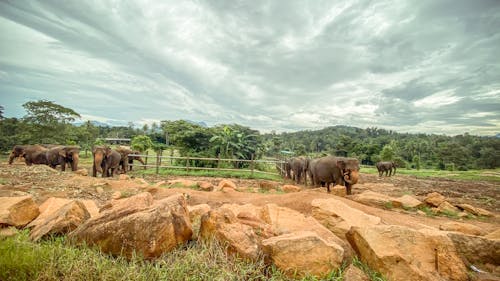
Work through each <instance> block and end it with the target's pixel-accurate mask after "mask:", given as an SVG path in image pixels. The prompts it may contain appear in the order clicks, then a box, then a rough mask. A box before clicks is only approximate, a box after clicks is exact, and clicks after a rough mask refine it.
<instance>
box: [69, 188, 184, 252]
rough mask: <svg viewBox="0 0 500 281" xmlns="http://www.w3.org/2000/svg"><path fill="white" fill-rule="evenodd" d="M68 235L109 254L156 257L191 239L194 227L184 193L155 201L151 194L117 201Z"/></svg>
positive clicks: (78, 241)
mask: <svg viewBox="0 0 500 281" xmlns="http://www.w3.org/2000/svg"><path fill="white" fill-rule="evenodd" d="M117 201H121V202H118V203H116V202H115V203H114V204H112V206H111V207H108V208H106V209H105V210H104V211H101V213H100V214H99V216H98V217H96V218H92V219H90V220H88V221H86V222H85V223H84V224H82V225H81V226H80V227H78V228H77V229H76V230H74V231H73V232H72V233H70V234H69V238H70V239H71V240H72V241H74V242H76V243H86V244H87V245H97V246H99V248H100V249H101V250H102V251H103V252H105V253H109V254H113V255H123V256H125V257H127V258H131V257H132V255H133V252H134V251H135V252H137V253H138V254H139V255H141V256H143V257H144V258H146V259H149V258H155V257H158V256H160V255H161V254H162V253H164V252H167V251H170V250H172V249H173V248H175V247H176V246H178V245H179V244H183V243H185V242H187V241H188V240H189V239H191V235H192V228H191V223H190V221H189V214H188V210H187V205H186V199H185V197H184V196H183V195H182V194H177V195H172V196H170V197H167V198H165V199H162V200H160V201H156V202H153V198H152V196H151V194H150V193H147V192H143V193H140V194H138V195H135V196H132V197H129V198H126V199H121V200H117Z"/></svg>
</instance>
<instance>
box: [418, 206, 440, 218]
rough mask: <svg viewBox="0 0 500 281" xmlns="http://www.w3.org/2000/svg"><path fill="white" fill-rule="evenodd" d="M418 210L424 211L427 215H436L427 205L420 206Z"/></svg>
mask: <svg viewBox="0 0 500 281" xmlns="http://www.w3.org/2000/svg"><path fill="white" fill-rule="evenodd" d="M419 210H420V211H422V212H424V213H425V214H426V215H427V216H428V217H435V216H436V213H434V211H432V209H431V208H430V207H429V206H423V207H420V208H419Z"/></svg>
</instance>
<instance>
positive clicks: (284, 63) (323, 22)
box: [0, 0, 500, 136]
mask: <svg viewBox="0 0 500 281" xmlns="http://www.w3.org/2000/svg"><path fill="white" fill-rule="evenodd" d="M498 26H500V5H498V2H497V1H490V0H484V1H480V2H473V1H467V0H458V1H452V0H443V1H419V2H415V1H409V0H407V1H398V2H396V3H394V2H393V1H390V0H381V1H377V2H371V1H368V0H359V1H336V2H332V3H329V2H327V3H319V2H303V1H273V2H271V3H269V2H265V1H262V2H259V1H258V2H248V3H246V2H234V1H227V2H212V1H206V2H204V1H201V2H196V3H192V2H176V1H172V2H169V1H167V2H165V1H151V2H149V3H147V4H145V3H143V2H140V1H132V0H131V1H127V2H113V1H100V2H97V3H88V2H82V3H80V2H79V3H76V4H75V3H72V2H63V3H61V2H60V1H22V0H21V1H12V2H7V1H0V40H1V42H2V44H0V105H2V106H4V108H5V109H4V116H6V117H16V118H21V117H22V116H23V115H24V114H25V112H24V109H23V108H22V104H24V103H26V102H28V101H35V100H41V99H45V100H50V101H53V102H54V103H57V104H59V105H62V106H64V107H67V108H71V109H73V110H75V111H76V112H78V113H79V114H80V115H81V116H82V120H95V121H98V122H102V123H112V124H125V125H126V124H127V123H128V122H134V123H135V124H137V126H143V125H144V124H148V125H150V124H152V123H153V122H157V123H160V121H162V120H195V121H198V122H199V121H203V122H205V123H206V124H207V125H209V126H215V125H218V124H232V123H236V124H240V125H243V126H247V127H250V128H252V129H256V130H259V131H260V132H266V133H267V132H271V131H276V132H297V131H303V130H321V129H323V128H326V127H331V126H336V125H341V126H342V125H344V126H351V127H357V128H362V129H366V128H371V127H377V128H382V129H385V130H391V131H395V132H398V133H415V134H418V133H422V134H443V135H448V136H454V135H461V134H465V133H468V134H470V135H477V136H492V135H497V134H498V133H499V132H500V81H499V80H498V77H500V61H499V60H498V58H497V57H498V54H499V53H500V29H498Z"/></svg>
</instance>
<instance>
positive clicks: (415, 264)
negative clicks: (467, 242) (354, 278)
mask: <svg viewBox="0 0 500 281" xmlns="http://www.w3.org/2000/svg"><path fill="white" fill-rule="evenodd" d="M347 237H348V240H349V241H350V242H351V245H353V247H354V248H355V250H356V252H357V253H358V255H359V256H360V258H361V260H362V261H363V262H365V263H366V264H368V266H370V267H371V268H373V269H374V270H376V271H379V272H380V273H382V274H383V275H384V276H386V277H387V278H388V279H389V280H408V281H412V280H415V281H416V280H467V270H466V267H465V265H464V263H463V262H462V260H461V259H460V257H459V255H458V254H457V251H456V249H455V246H454V244H453V242H452V241H451V240H450V239H449V238H448V237H447V236H446V235H445V234H444V233H443V232H440V231H436V230H429V229H424V230H420V231H417V230H413V229H410V228H407V227H403V226H395V225H377V226H372V227H352V228H351V230H350V231H349V232H348V234H347Z"/></svg>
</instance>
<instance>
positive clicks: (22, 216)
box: [0, 195, 40, 227]
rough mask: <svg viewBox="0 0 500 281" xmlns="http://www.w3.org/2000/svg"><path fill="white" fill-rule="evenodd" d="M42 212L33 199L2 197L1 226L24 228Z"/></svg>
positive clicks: (0, 203) (0, 208)
mask: <svg viewBox="0 0 500 281" xmlns="http://www.w3.org/2000/svg"><path fill="white" fill-rule="evenodd" d="M39 214H40V211H39V209H38V205H37V204H36V203H35V202H34V201H33V197H31V196H30V195H28V196H20V197H0V226H4V225H5V226H15V227H23V226H25V225H26V224H28V223H30V222H31V221H32V220H34V219H35V218H36V217H37V216H38V215H39Z"/></svg>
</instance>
